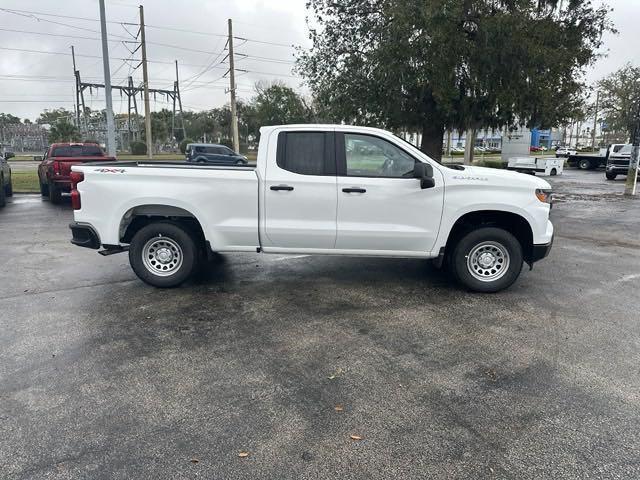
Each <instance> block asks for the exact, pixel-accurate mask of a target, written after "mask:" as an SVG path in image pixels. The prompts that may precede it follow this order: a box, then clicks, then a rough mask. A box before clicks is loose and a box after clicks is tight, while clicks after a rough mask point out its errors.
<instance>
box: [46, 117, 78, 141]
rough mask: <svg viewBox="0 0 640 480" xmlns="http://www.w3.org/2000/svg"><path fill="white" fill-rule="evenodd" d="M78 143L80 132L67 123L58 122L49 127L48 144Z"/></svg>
mask: <svg viewBox="0 0 640 480" xmlns="http://www.w3.org/2000/svg"><path fill="white" fill-rule="evenodd" d="M78 141H80V132H79V131H78V129H77V128H76V127H75V126H74V125H73V124H71V123H69V122H68V121H66V120H60V121H58V122H56V123H55V124H53V125H51V130H49V143H56V142H78Z"/></svg>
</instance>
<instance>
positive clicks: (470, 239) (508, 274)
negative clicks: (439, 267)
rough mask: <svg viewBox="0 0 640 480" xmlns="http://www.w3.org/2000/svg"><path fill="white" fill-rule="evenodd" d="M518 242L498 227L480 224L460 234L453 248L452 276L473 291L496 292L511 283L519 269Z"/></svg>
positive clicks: (520, 247) (519, 252)
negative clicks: (475, 228) (460, 236)
mask: <svg viewBox="0 0 640 480" xmlns="http://www.w3.org/2000/svg"><path fill="white" fill-rule="evenodd" d="M522 262H523V256H522V246H521V245H520V242H519V241H518V239H517V238H516V237H514V236H513V235H512V234H511V233H509V232H507V231H506V230H503V229H501V228H495V227H482V228H478V229H477V230H472V231H471V232H469V233H467V234H466V235H464V236H463V237H462V238H461V239H460V240H459V241H458V243H457V244H456V246H455V247H454V249H453V252H452V256H451V262H450V268H451V272H452V274H453V276H454V277H455V278H456V279H457V280H458V281H459V282H460V283H461V284H462V285H464V286H465V287H467V288H468V289H469V290H473V291H474V292H486V293H489V292H498V291H500V290H503V289H505V288H507V287H509V286H511V285H512V284H513V282H515V281H516V279H517V278H518V276H519V275H520V271H521V270H522Z"/></svg>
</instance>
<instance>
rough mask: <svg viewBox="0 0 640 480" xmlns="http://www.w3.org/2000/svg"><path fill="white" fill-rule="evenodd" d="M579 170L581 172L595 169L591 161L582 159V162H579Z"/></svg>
mask: <svg viewBox="0 0 640 480" xmlns="http://www.w3.org/2000/svg"><path fill="white" fill-rule="evenodd" d="M578 168H579V169H580V170H591V169H592V168H593V165H592V164H591V160H589V159H587V158H581V159H580V160H578Z"/></svg>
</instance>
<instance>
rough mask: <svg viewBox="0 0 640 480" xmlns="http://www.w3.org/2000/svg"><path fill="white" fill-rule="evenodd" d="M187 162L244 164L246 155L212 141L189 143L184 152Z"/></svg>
mask: <svg viewBox="0 0 640 480" xmlns="http://www.w3.org/2000/svg"><path fill="white" fill-rule="evenodd" d="M184 155H185V158H186V160H187V162H198V163H215V164H226V165H228V164H232V165H246V164H247V163H248V162H247V157H244V156H242V155H240V154H239V153H236V152H234V151H233V150H231V149H230V148H229V147H227V146H225V145H217V144H212V143H190V144H188V145H187V149H186V151H185V152H184Z"/></svg>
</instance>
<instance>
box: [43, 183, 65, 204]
mask: <svg viewBox="0 0 640 480" xmlns="http://www.w3.org/2000/svg"><path fill="white" fill-rule="evenodd" d="M47 190H48V191H49V201H51V203H53V204H54V205H58V204H60V203H62V190H60V189H59V188H58V187H56V184H55V183H53V182H49V186H48V188H47Z"/></svg>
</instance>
